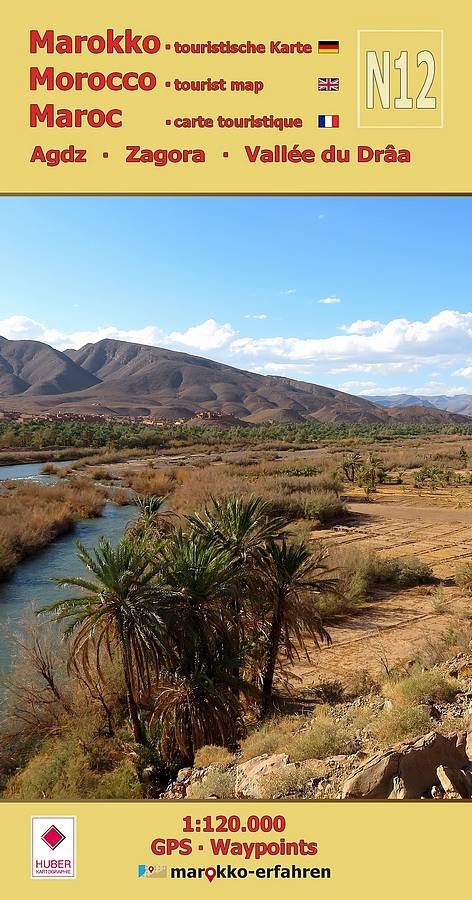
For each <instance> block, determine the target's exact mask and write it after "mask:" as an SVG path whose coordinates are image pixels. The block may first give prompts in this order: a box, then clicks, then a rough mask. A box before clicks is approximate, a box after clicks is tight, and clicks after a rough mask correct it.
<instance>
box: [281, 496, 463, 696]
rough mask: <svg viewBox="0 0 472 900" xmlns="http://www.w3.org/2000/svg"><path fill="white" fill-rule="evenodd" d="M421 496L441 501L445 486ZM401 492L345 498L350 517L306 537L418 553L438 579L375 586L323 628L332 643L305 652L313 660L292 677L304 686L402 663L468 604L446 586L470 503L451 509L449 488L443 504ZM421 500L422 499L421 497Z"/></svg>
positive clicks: (457, 560) (455, 563)
mask: <svg viewBox="0 0 472 900" xmlns="http://www.w3.org/2000/svg"><path fill="white" fill-rule="evenodd" d="M434 493H435V495H436V496H435V497H434V498H432V497H431V496H428V497H427V498H426V500H427V502H428V504H432V501H433V500H434V501H435V502H440V503H444V504H445V503H446V492H444V493H443V494H442V495H441V496H439V492H437V493H436V492H434ZM408 499H409V498H408V493H407V492H402V493H400V492H397V494H396V495H393V494H392V493H389V492H388V489H383V488H382V489H381V490H380V491H379V495H378V499H376V500H375V501H374V502H372V503H365V502H364V503H362V502H357V503H356V502H354V503H350V504H349V509H350V511H351V513H352V517H351V518H350V520H349V521H348V522H347V523H346V524H343V525H339V526H336V527H334V528H331V529H327V530H323V531H316V532H315V533H314V534H313V537H314V538H315V539H316V540H321V541H322V542H323V544H324V545H325V546H327V547H336V548H345V549H348V550H350V551H352V550H353V549H354V550H355V549H356V548H359V549H362V550H363V551H364V550H376V551H378V552H382V553H385V554H386V555H389V556H397V557H398V556H410V555H414V556H417V557H419V558H420V559H421V560H422V561H423V562H426V563H428V564H429V565H430V566H431V567H432V569H433V572H434V575H435V576H436V577H437V578H438V579H439V580H440V582H439V584H438V585H428V586H420V587H415V588H409V589H407V590H400V591H398V590H397V591H394V592H387V591H384V592H377V593H376V594H375V597H374V598H373V600H372V602H371V603H369V604H368V606H367V607H366V608H365V609H364V610H363V612H362V615H359V616H353V617H352V618H347V619H346V621H345V622H344V623H343V624H342V625H339V626H332V627H331V628H330V633H331V637H332V639H333V644H332V646H331V647H324V648H322V650H321V652H320V653H315V654H314V656H313V665H310V664H305V663H301V664H299V665H297V666H296V669H295V671H296V675H297V676H298V677H300V678H302V684H303V687H304V688H307V687H310V686H312V685H315V684H316V683H318V682H319V681H321V680H326V679H330V680H331V679H339V680H340V681H342V682H343V683H346V684H348V683H349V682H351V681H352V678H353V673H356V672H357V673H359V674H360V673H362V672H366V673H369V675H371V676H372V677H374V678H376V677H378V676H379V675H381V674H385V673H386V671H387V669H389V670H391V669H392V668H408V667H409V666H411V665H412V664H413V663H414V662H415V661H417V659H418V658H419V657H421V656H422V655H423V654H425V653H428V650H430V648H431V645H434V643H435V642H437V641H438V640H440V638H441V636H442V635H443V634H444V633H445V632H446V631H447V630H448V629H451V628H454V627H457V626H458V623H459V620H460V618H461V617H463V616H464V615H467V610H468V609H469V608H471V607H472V604H471V600H470V598H468V597H467V595H465V594H464V591H463V590H461V589H460V588H458V587H457V586H455V585H454V584H453V578H452V576H453V575H454V573H455V571H456V568H457V567H458V566H459V565H460V564H461V562H464V561H465V560H467V559H468V558H470V554H471V537H472V509H464V508H461V509H454V508H451V505H452V504H453V503H456V502H457V497H456V494H454V495H451V492H449V495H448V499H449V507H446V506H439V507H435V506H433V505H425V506H424V505H422V503H421V498H418V499H417V500H416V503H417V504H418V505H411V498H410V502H408ZM423 502H424V499H423Z"/></svg>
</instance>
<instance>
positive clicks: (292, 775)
mask: <svg viewBox="0 0 472 900" xmlns="http://www.w3.org/2000/svg"><path fill="white" fill-rule="evenodd" d="M322 774H323V767H322V766H316V765H314V764H308V765H301V766H298V767H296V768H295V767H293V768H292V767H291V766H290V767H287V768H285V769H279V770H275V771H274V772H270V773H268V774H267V775H265V776H263V777H262V778H261V779H260V780H259V785H258V797H259V798H260V799H261V800H279V799H283V798H284V797H290V795H293V794H300V792H301V791H303V789H304V788H306V787H307V786H308V785H310V782H312V781H313V779H314V778H319V777H320V776H321V775H322Z"/></svg>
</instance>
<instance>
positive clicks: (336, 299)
mask: <svg viewBox="0 0 472 900" xmlns="http://www.w3.org/2000/svg"><path fill="white" fill-rule="evenodd" d="M318 303H324V304H325V306H331V305H332V304H333V303H341V298H340V297H322V298H321V300H318Z"/></svg>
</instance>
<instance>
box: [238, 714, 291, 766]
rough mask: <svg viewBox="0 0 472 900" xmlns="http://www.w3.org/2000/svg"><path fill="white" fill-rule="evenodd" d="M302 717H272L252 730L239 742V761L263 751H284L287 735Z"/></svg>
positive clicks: (251, 757) (258, 754)
mask: <svg viewBox="0 0 472 900" xmlns="http://www.w3.org/2000/svg"><path fill="white" fill-rule="evenodd" d="M301 722H303V719H300V717H297V716H286V717H284V718H280V719H272V720H271V721H270V722H268V723H267V724H266V725H263V726H262V728H258V729H256V730H255V731H252V732H251V734H249V735H248V736H247V737H246V738H245V740H244V741H243V742H242V743H241V753H240V759H241V761H245V760H247V759H253V758H254V757H255V756H262V754H263V753H285V752H286V747H287V736H288V737H290V735H292V734H293V733H294V732H295V731H296V730H297V728H298V727H299V726H300V723H301Z"/></svg>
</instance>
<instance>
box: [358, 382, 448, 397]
mask: <svg viewBox="0 0 472 900" xmlns="http://www.w3.org/2000/svg"><path fill="white" fill-rule="evenodd" d="M464 392H465V387H464V386H463V385H461V386H460V387H451V386H450V385H448V384H444V383H443V382H427V383H426V384H420V385H416V386H414V387H412V386H411V384H409V385H408V384H396V385H394V386H393V387H383V386H382V387H380V386H379V385H377V386H376V387H375V388H367V389H366V390H361V391H359V393H360V394H362V395H363V396H365V397H394V396H396V395H397V394H409V395H412V396H413V397H417V396H420V397H436V396H438V395H444V394H445V395H446V396H447V397H453V396H454V395H455V394H463V393H464Z"/></svg>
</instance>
